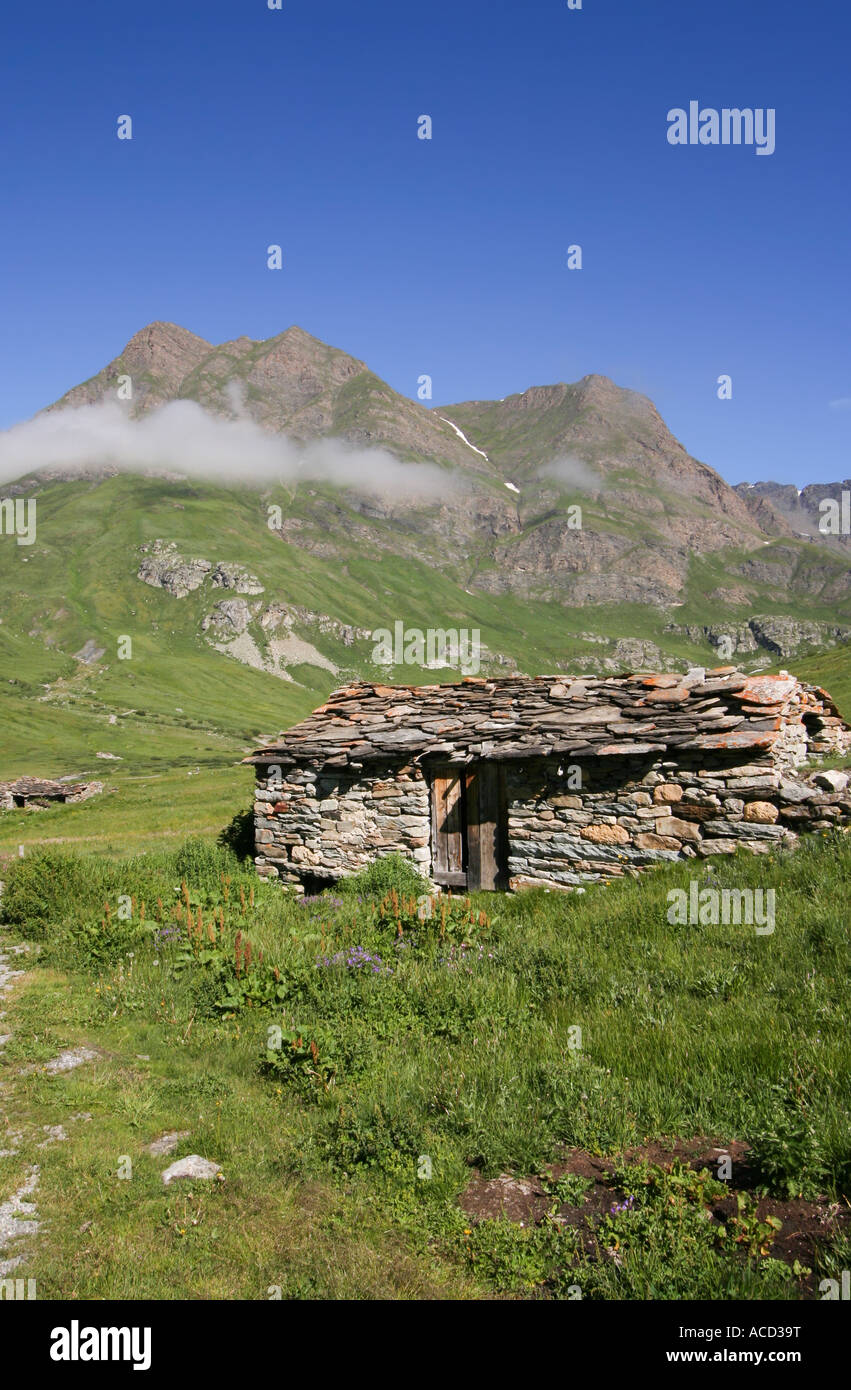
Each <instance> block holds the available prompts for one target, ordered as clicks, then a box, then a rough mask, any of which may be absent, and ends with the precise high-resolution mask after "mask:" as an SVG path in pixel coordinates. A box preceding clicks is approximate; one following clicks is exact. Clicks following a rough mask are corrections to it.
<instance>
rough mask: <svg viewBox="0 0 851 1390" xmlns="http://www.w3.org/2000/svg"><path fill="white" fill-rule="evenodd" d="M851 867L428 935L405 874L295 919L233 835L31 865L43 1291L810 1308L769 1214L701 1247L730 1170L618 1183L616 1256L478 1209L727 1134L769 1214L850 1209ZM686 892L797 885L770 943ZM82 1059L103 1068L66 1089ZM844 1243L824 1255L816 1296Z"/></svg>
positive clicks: (33, 1108)
mask: <svg viewBox="0 0 851 1390" xmlns="http://www.w3.org/2000/svg"><path fill="white" fill-rule="evenodd" d="M849 871H851V843H849V840H848V837H847V836H844V835H842V834H836V835H829V836H825V837H814V838H811V839H809V840H808V841H807V842H805V843H803V844H802V845H801V846H800V847H799V849H798V850H797V851H796V852H794V853H778V854H772V855H766V856H751V855H748V854H746V853H740V854H738V855H737V856H735V857H734V858H731V859H725V860H723V861H720V862H718V861H716V863H715V864H712V865H704V864H703V863H697V864H683V865H674V866H671V867H666V868H664V869H662V870H660V871H658V872H653V873H648V874H646V875H644V876H642V877H641V878H639V879H635V880H634V879H626V880H624V881H621V882H618V883H614V884H611V885H609V886H607V887H604V886H602V885H601V886H599V887H597V888H594V889H592V890H589V891H588V892H587V893H586V894H584V895H563V894H556V893H547V892H546V891H544V890H537V891H533V892H528V893H524V894H521V895H517V896H514V897H510V896H505V895H500V894H481V895H477V896H475V897H474V898H472V899H464V900H451V901H450V900H447V899H445V898H443V899H436V900H434V902H433V906H432V909H431V915H427V914H428V911H429V909H427V908H425V909H424V907H423V890H424V885H423V883H422V882H421V881H419V880H418V879H417V878H416V876H415V875H413V872H412V871H411V870H410V869H409V868H407V867H405V866H404V865H403V864H401V863H400V862H396V861H394V860H387V861H379V864H378V865H377V866H375V867H374V868H373V870H372V871H370V872H368V873H367V874H366V875H364V876H361V877H360V878H359V879H357V880H350V881H348V882H345V883H343V884H340V885H338V886H337V888H336V889H334V890H330V891H329V892H327V893H325V894H322V895H320V896H319V897H316V898H313V899H308V900H305V901H299V900H298V899H297V898H296V897H295V896H294V895H292V894H290V893H287V892H285V891H283V890H282V889H281V888H280V886H279V885H275V884H269V883H265V882H261V881H258V880H257V879H256V877H255V875H254V873H253V870H252V869H251V867H250V865H246V864H244V863H241V862H240V861H239V860H238V859H237V858H236V857H235V855H234V854H233V853H232V851H231V850H230V849H228V848H226V847H223V846H216V845H214V844H213V843H212V842H211V841H210V840H209V839H206V840H205V839H200V838H198V839H194V840H190V841H188V842H187V843H185V844H184V845H183V846H182V847H181V848H180V849H179V850H177V851H174V850H162V849H160V850H149V851H148V852H147V853H139V854H136V855H135V856H133V857H131V858H127V857H124V858H121V857H111V856H108V855H105V854H102V853H101V854H80V853H77V852H74V853H70V852H67V851H66V852H63V851H62V850H61V849H56V848H48V849H46V850H44V851H35V852H33V853H31V854H28V855H26V856H25V858H24V859H23V860H17V861H15V862H14V863H13V864H12V866H11V868H10V870H9V872H8V877H7V887H6V891H5V894H4V897H3V914H4V919H5V922H6V925H7V928H8V930H9V932H10V933H12V935H13V936H15V935H21V936H23V937H25V938H26V939H27V940H28V941H29V942H30V944H31V951H32V955H33V957H34V963H33V967H32V972H31V976H30V978H29V980H28V981H27V982H26V983H25V985H24V986H23V987H20V988H19V989H18V991H17V995H16V998H15V1000H14V1002H13V1004H12V1005H11V1007H10V1024H11V1028H12V1032H13V1035H14V1036H13V1038H12V1040H11V1042H10V1043H9V1044H8V1045H7V1050H6V1056H5V1059H4V1062H3V1064H2V1065H3V1066H4V1075H5V1076H6V1077H8V1079H9V1082H10V1093H11V1100H10V1102H9V1115H8V1119H7V1123H8V1124H10V1125H11V1126H12V1127H13V1128H14V1127H17V1128H18V1129H20V1130H21V1131H22V1132H23V1134H24V1141H23V1144H22V1147H21V1149H20V1151H19V1152H18V1153H17V1154H15V1155H14V1156H12V1157H9V1158H6V1159H2V1160H0V1191H3V1190H5V1191H6V1192H7V1193H8V1191H10V1190H14V1189H15V1184H16V1183H19V1182H20V1179H21V1174H22V1173H23V1171H24V1165H25V1163H26V1162H27V1161H33V1160H35V1161H38V1162H39V1163H40V1164H41V1167H42V1177H41V1186H40V1194H39V1199H38V1200H39V1205H40V1207H41V1209H42V1210H43V1211H44V1212H49V1213H50V1220H49V1223H48V1224H47V1225H46V1226H45V1228H44V1229H43V1231H42V1232H41V1233H40V1234H39V1236H38V1238H37V1240H36V1241H34V1244H33V1254H32V1257H31V1258H30V1259H29V1260H28V1264H27V1269H28V1271H30V1272H33V1273H35V1274H37V1275H38V1277H39V1278H40V1279H41V1281H42V1284H41V1286H40V1287H43V1288H44V1289H45V1292H44V1293H42V1294H41V1296H55V1297H93V1298H100V1297H113V1296H115V1297H157V1298H160V1297H189V1298H193V1297H238V1298H243V1297H248V1298H257V1297H260V1298H262V1297H267V1296H269V1294H268V1292H267V1290H268V1289H269V1288H277V1287H280V1288H282V1289H283V1290H284V1293H283V1296H284V1297H296V1298H300V1297H314V1296H315V1297H358V1298H364V1297H366V1298H370V1297H392V1298H397V1297H402V1298H405V1297H414V1298H423V1297H425V1298H431V1297H444V1296H446V1297H456V1298H457V1297H461V1298H468V1297H481V1296H494V1295H498V1296H512V1297H517V1296H536V1297H540V1296H549V1297H573V1296H575V1294H573V1293H571V1292H570V1291H571V1290H572V1289H573V1290H575V1289H576V1288H577V1287H580V1288H581V1289H582V1291H583V1296H586V1297H600V1298H647V1297H654V1298H692V1297H710V1298H733V1297H745V1298H778V1297H779V1298H794V1297H798V1296H800V1295H801V1292H802V1283H801V1281H802V1278H803V1274H802V1273H801V1272H800V1271H794V1270H792V1269H791V1268H790V1267H789V1266H788V1265H787V1264H784V1263H783V1262H782V1261H781V1260H779V1259H776V1258H774V1257H773V1255H772V1253H771V1243H772V1240H773V1238H774V1236H773V1232H772V1231H771V1230H770V1229H769V1228H768V1227H766V1226H765V1225H764V1223H763V1224H761V1223H760V1220H759V1218H758V1217H757V1214H756V1208H755V1207H753V1206H750V1207H749V1206H746V1207H745V1209H744V1210H743V1212H740V1214H739V1217H738V1218H736V1220H735V1221H734V1222H733V1223H732V1224H731V1225H728V1227H727V1228H723V1229H725V1230H726V1232H727V1233H726V1234H725V1235H722V1234H721V1229H722V1228H720V1227H719V1225H718V1223H717V1221H716V1222H712V1221H710V1220H709V1213H710V1209H711V1207H712V1203H713V1202H715V1203H716V1204H717V1202H718V1200H719V1193H720V1192H722V1191H725V1190H726V1189H723V1188H722V1186H721V1184H719V1183H717V1182H716V1181H715V1179H714V1177H711V1175H708V1174H707V1175H705V1176H704V1178H702V1179H698V1178H697V1176H696V1175H695V1174H688V1173H683V1172H678V1171H676V1170H675V1169H670V1168H666V1169H664V1170H657V1169H654V1168H653V1167H652V1166H651V1167H650V1168H649V1169H648V1168H647V1166H646V1165H644V1166H642V1165H641V1164H635V1163H633V1164H624V1163H623V1162H622V1160H620V1161H621V1167H620V1168H619V1169H618V1175H617V1178H616V1179H615V1180H614V1186H613V1198H612V1200H613V1203H614V1202H615V1196H617V1198H618V1199H619V1202H620V1199H623V1203H624V1210H623V1211H616V1212H614V1213H610V1214H608V1215H605V1216H604V1218H603V1219H602V1220H601V1221H600V1222H599V1223H598V1225H597V1228H596V1235H595V1237H594V1241H596V1245H594V1241H592V1243H591V1247H590V1248H589V1246H588V1243H587V1242H585V1243H583V1241H582V1240H580V1239H579V1237H578V1235H577V1231H576V1228H575V1227H574V1226H572V1225H569V1224H565V1223H564V1222H559V1221H558V1220H556V1219H550V1218H547V1219H546V1220H544V1221H542V1222H540V1223H538V1224H536V1225H532V1226H529V1227H526V1228H521V1227H519V1226H517V1225H516V1224H513V1223H509V1222H505V1221H498V1222H494V1221H485V1220H483V1221H477V1220H471V1219H470V1218H469V1217H468V1216H467V1215H466V1214H465V1213H464V1211H462V1210H461V1209H460V1208H459V1206H458V1197H459V1195H460V1194H461V1193H462V1192H463V1191H464V1190H465V1188H466V1187H467V1185H468V1183H469V1181H470V1178H471V1176H472V1175H473V1174H474V1173H480V1174H481V1175H483V1177H484V1178H489V1177H494V1176H496V1175H498V1174H500V1173H506V1172H507V1173H515V1174H518V1175H521V1176H522V1175H529V1174H541V1173H545V1172H546V1171H548V1168H549V1165H552V1164H553V1163H554V1162H558V1160H559V1157H560V1156H563V1154H564V1153H565V1152H566V1151H567V1150H569V1149H571V1148H576V1149H581V1150H583V1151H585V1152H588V1153H591V1154H602V1155H611V1156H617V1155H623V1152H624V1150H626V1149H629V1148H632V1147H634V1146H641V1145H644V1144H646V1143H648V1142H650V1141H658V1142H660V1143H671V1144H673V1143H674V1142H675V1141H676V1140H677V1139H691V1138H693V1137H696V1136H705V1137H707V1138H708V1139H711V1140H712V1141H713V1142H717V1144H718V1145H719V1146H720V1147H723V1146H727V1145H730V1144H731V1143H733V1141H736V1140H738V1141H742V1142H744V1143H746V1144H749V1145H750V1146H751V1154H750V1162H751V1164H752V1167H753V1170H754V1172H755V1173H756V1174H757V1177H758V1178H759V1181H760V1184H761V1186H762V1188H763V1189H764V1190H765V1191H767V1192H769V1193H772V1194H773V1195H774V1196H775V1197H776V1198H778V1199H781V1198H787V1199H788V1198H792V1197H796V1198H801V1199H802V1200H804V1199H811V1200H812V1199H817V1198H821V1199H822V1200H830V1201H833V1202H834V1203H836V1204H837V1206H838V1207H842V1206H845V1207H847V1203H848V1197H849V1193H851V1118H850V1117H849V1088H848V1076H849V1062H851V1042H849V1040H848V1036H847V1030H846V1027H845V1007H846V1000H847V993H848V979H849V965H850V964H851V960H849V941H848V928H847V884H848V880H849ZM692 876H695V877H699V879H700V884H701V887H703V886H705V885H707V884H712V885H715V886H716V887H718V888H722V887H724V886H729V887H735V888H743V887H748V886H750V887H753V888H762V889H763V890H767V889H770V888H773V889H774V890H775V893H776V926H775V930H774V932H773V933H772V934H770V935H762V936H761V935H757V934H756V933H755V931H754V928H753V927H752V926H751V927H746V926H709V925H700V924H698V925H693V926H676V925H673V924H672V923H671V922H670V921H669V920H668V906H669V900H668V894H669V892H670V891H671V890H672V889H674V888H683V887H688V884H689V880H690V878H691V877H692ZM425 901H426V902H428V899H425ZM143 903H144V918H143V915H142V913H143V906H142V905H143ZM424 911H425V913H426V915H423V913H424ZM81 1042H84V1043H86V1045H88V1046H90V1047H94V1048H96V1049H97V1051H98V1060H97V1061H96V1062H94V1063H90V1064H88V1065H86V1066H83V1067H80V1068H79V1069H78V1070H76V1071H74V1072H71V1073H68V1074H67V1075H62V1076H50V1075H49V1074H47V1073H45V1072H44V1071H43V1066H44V1063H45V1061H46V1060H47V1059H48V1058H49V1057H51V1056H55V1055H56V1054H57V1053H58V1052H59V1051H60V1050H61V1049H62V1048H63V1047H66V1046H70V1045H73V1044H75V1043H81ZM22 1066H23V1067H27V1066H31V1067H33V1068H34V1070H31V1071H24V1072H23V1073H22V1072H21V1071H20V1070H19V1068H21V1067H22ZM80 1114H90V1115H91V1116H92V1119H91V1120H81V1119H77V1120H71V1119H70V1117H71V1116H73V1115H80ZM60 1123H61V1124H64V1125H65V1127H66V1129H67V1131H68V1133H69V1139H68V1142H67V1143H54V1144H50V1145H49V1146H48V1147H47V1148H45V1149H44V1150H38V1149H37V1148H36V1144H37V1142H39V1141H40V1140H41V1139H42V1136H43V1132H44V1131H43V1126H45V1125H53V1124H60ZM172 1129H173V1130H178V1131H183V1130H185V1131H188V1133H187V1136H186V1138H185V1139H182V1140H181V1141H180V1144H179V1147H178V1148H177V1150H176V1156H181V1155H183V1154H186V1153H190V1152H195V1153H201V1154H202V1155H205V1156H207V1157H210V1158H213V1159H214V1160H216V1161H217V1162H219V1163H220V1164H222V1167H223V1170H224V1174H225V1181H224V1182H223V1183H216V1184H213V1185H212V1186H210V1185H209V1184H201V1183H194V1184H192V1185H191V1186H190V1187H189V1188H183V1189H181V1190H179V1191H176V1190H175V1189H172V1188H168V1189H167V1188H165V1187H164V1186H163V1185H162V1182H161V1180H160V1177H159V1171H160V1170H161V1169H162V1168H163V1167H164V1166H165V1164H166V1163H167V1162H169V1161H171V1160H170V1159H161V1160H157V1161H155V1160H154V1159H153V1158H152V1157H151V1156H150V1155H149V1154H147V1152H146V1145H147V1144H148V1143H149V1142H150V1141H151V1140H152V1139H154V1138H156V1137H157V1136H158V1135H159V1134H161V1133H162V1132H163V1131H164V1130H172ZM127 1158H129V1159H130V1160H131V1161H132V1174H133V1175H132V1179H129V1180H122V1178H121V1177H119V1176H118V1173H119V1168H120V1165H121V1162H122V1160H123V1159H125V1160H126V1159H127ZM713 1183H714V1186H713V1185H712V1184H713ZM630 1196H631V1197H632V1202H631V1203H630V1202H629V1198H630ZM736 1221H738V1225H737V1224H736ZM731 1231H732V1232H737V1234H736V1235H735V1237H734V1235H732V1234H730V1232H731ZM840 1240H841V1237H840V1236H839V1234H838V1233H837V1232H836V1231H835V1230H833V1228H831V1227H829V1226H827V1227H826V1228H825V1238H824V1242H823V1247H824V1248H823V1250H822V1251H821V1253H820V1255H819V1259H821V1260H822V1261H823V1266H821V1267H823V1268H824V1269H829V1268H830V1267H831V1261H833V1263H834V1264H835V1263H836V1261H837V1260H838V1259H841V1258H844V1255H843V1254H842V1253H841V1252H840V1253H839V1254H837V1250H839V1245H838V1244H837V1242H838V1241H840ZM725 1241H726V1244H725ZM817 1272H818V1271H817ZM48 1291H49V1292H48Z"/></svg>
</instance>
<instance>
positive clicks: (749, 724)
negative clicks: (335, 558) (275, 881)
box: [245, 666, 842, 767]
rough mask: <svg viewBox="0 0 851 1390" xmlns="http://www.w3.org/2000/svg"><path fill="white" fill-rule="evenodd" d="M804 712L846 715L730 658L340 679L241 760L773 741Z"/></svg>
mask: <svg viewBox="0 0 851 1390" xmlns="http://www.w3.org/2000/svg"><path fill="white" fill-rule="evenodd" d="M804 715H807V716H810V715H812V716H815V717H822V718H827V719H828V720H829V721H830V722H831V723H835V724H839V723H841V722H842V721H841V720H840V719H839V718H838V712H837V710H836V707H835V706H834V704H833V702H832V701H831V699H830V696H829V695H828V694H827V693H826V692H825V691H824V690H821V689H820V688H818V687H816V686H808V685H803V684H801V683H800V682H799V681H797V680H796V679H795V678H794V677H793V676H789V675H788V674H787V673H786V672H785V671H784V672H781V674H780V675H779V676H770V675H750V676H748V675H744V674H742V673H741V672H739V671H737V670H736V669H735V668H733V667H730V666H723V667H717V668H716V669H714V670H710V671H705V670H703V669H702V668H699V669H695V670H691V671H689V672H688V673H687V674H686V675H684V676H678V675H667V674H666V675H654V674H650V673H647V672H643V673H637V674H626V675H621V676H610V677H607V678H596V677H586V676H582V677H572V676H538V677H535V678H531V677H524V676H510V677H504V678H497V679H493V680H487V679H483V678H481V677H469V676H468V677H466V678H465V679H464V680H462V681H458V682H456V683H453V684H450V685H421V686H388V685H373V684H369V683H363V684H356V685H350V686H345V687H344V688H343V689H341V690H335V691H334V693H333V694H332V695H331V696H329V699H328V702H327V704H324V705H321V706H320V708H319V709H317V710H315V711H314V712H313V714H311V715H310V716H309V717H308V718H307V719H305V720H303V721H302V722H301V723H300V724H296V725H295V726H294V727H293V728H292V729H289V730H288V731H287V732H286V734H283V735H281V741H280V742H279V743H277V744H273V745H271V746H270V747H268V748H260V749H258V750H257V751H256V752H254V753H252V754H251V756H250V757H249V758H246V759H245V761H246V762H249V763H254V764H256V765H261V766H262V765H263V764H272V763H279V764H281V765H282V766H293V765H295V764H297V763H309V764H311V765H314V766H326V767H345V766H346V765H352V766H353V767H358V766H360V765H362V764H363V763H364V762H367V761H372V760H375V759H383V758H387V757H393V756H395V755H399V756H403V757H405V758H407V759H410V760H411V761H419V760H420V759H422V758H424V757H431V756H434V757H440V758H442V759H444V760H446V761H452V760H453V759H457V760H464V759H467V758H470V757H480V758H492V759H495V760H502V759H513V758H528V757H535V756H538V755H541V754H549V753H552V754H562V753H570V754H573V755H576V756H578V757H583V756H596V757H608V756H618V755H621V756H623V755H627V754H639V753H662V752H668V751H671V750H675V749H677V750H678V749H731V750H736V749H741V750H752V751H753V752H754V754H755V755H756V756H759V755H760V754H763V753H765V752H766V751H767V750H769V749H771V747H772V745H773V744H774V742H775V740H776V738H777V737H778V734H779V733H780V731H781V729H782V728H783V726H784V725H785V724H788V723H798V722H800V720H801V719H802V717H803V716H804Z"/></svg>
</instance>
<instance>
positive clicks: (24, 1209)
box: [0, 885, 40, 1279]
mask: <svg viewBox="0 0 851 1390" xmlns="http://www.w3.org/2000/svg"><path fill="white" fill-rule="evenodd" d="M0 891H2V885H0ZM2 940H3V938H2V936H0V1059H2V1056H3V1052H4V1050H5V1046H6V1044H7V1043H8V1042H9V1041H10V1040H11V1036H12V1035H11V1033H10V1032H9V1031H8V1029H7V1028H6V1026H5V1021H6V1018H7V1011H6V1008H5V1002H6V1000H7V999H8V997H9V995H10V993H11V991H12V987H13V985H14V984H15V981H16V980H20V979H23V977H24V974H25V972H24V971H23V970H20V969H18V968H17V960H16V958H17V957H19V956H22V955H24V954H25V953H26V947H25V946H6V947H5V949H4V948H3V945H2ZM7 1090H8V1084H7V1083H5V1082H4V1081H3V1080H2V1074H0V1156H2V1157H4V1158H10V1157H12V1156H13V1155H14V1154H16V1153H17V1152H18V1148H19V1146H20V1143H21V1138H22V1136H21V1134H20V1133H19V1132H18V1131H17V1130H13V1129H12V1127H11V1126H10V1124H9V1122H8V1118H7V1116H6V1092H7ZM39 1173H40V1169H39V1166H38V1164H37V1163H33V1164H30V1165H29V1166H28V1168H27V1174H26V1178H25V1180H24V1182H23V1183H22V1184H21V1186H20V1187H19V1188H18V1190H17V1191H16V1192H13V1193H12V1195H11V1197H9V1198H8V1199H7V1200H6V1201H5V1202H0V1279H5V1278H6V1277H7V1276H8V1275H9V1274H11V1272H12V1270H13V1269H17V1268H18V1266H19V1265H20V1264H21V1263H22V1262H23V1260H24V1259H25V1253H24V1252H23V1251H22V1250H20V1249H19V1248H18V1246H19V1241H20V1239H21V1237H23V1236H31V1235H33V1234H35V1232H36V1231H37V1230H38V1221H37V1220H36V1217H37V1214H38V1213H37V1210H36V1206H35V1203H34V1202H31V1201H30V1200H29V1198H30V1197H32V1195H33V1193H34V1192H35V1190H36V1188H37V1187H38V1179H39ZM12 1249H14V1250H15V1251H16V1253H14V1254H13V1253H11V1250H12Z"/></svg>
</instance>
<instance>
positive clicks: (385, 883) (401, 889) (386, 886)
mask: <svg viewBox="0 0 851 1390" xmlns="http://www.w3.org/2000/svg"><path fill="white" fill-rule="evenodd" d="M394 889H395V890H396V892H397V893H400V894H402V893H404V894H411V893H413V894H415V895H419V894H423V893H427V892H428V891H429V882H428V879H425V878H423V876H422V874H420V873H418V872H417V869H416V867H415V865H414V864H412V863H411V861H410V859H405V858H404V856H403V855H401V854H387V855H384V856H383V857H382V858H381V859H376V860H375V861H374V863H372V864H370V865H369V866H368V868H366V869H361V871H360V873H359V874H353V875H352V876H351V878H343V879H340V881H339V883H338V884H337V885H336V887H335V890H334V891H335V892H336V893H346V894H349V893H353V894H357V895H358V896H360V897H364V898H383V897H385V896H386V894H388V893H392V892H393V890H394Z"/></svg>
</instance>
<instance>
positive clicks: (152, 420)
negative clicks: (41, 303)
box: [0, 391, 461, 500]
mask: <svg viewBox="0 0 851 1390" xmlns="http://www.w3.org/2000/svg"><path fill="white" fill-rule="evenodd" d="M229 402H230V404H231V406H232V408H233V409H234V411H235V413H236V414H237V415H238V416H239V417H240V418H237V419H234V420H225V419H222V418H220V417H218V416H215V415H211V414H209V413H208V412H207V411H206V410H204V409H203V408H202V407H201V406H200V405H197V404H196V403H195V402H194V401H171V402H169V403H168V404H167V405H164V406H161V407H160V408H159V409H157V410H153V411H151V412H150V414H148V415H144V416H142V417H140V418H131V417H130V416H129V415H128V414H127V411H126V409H125V408H124V407H122V405H121V404H120V403H119V402H117V401H104V402H99V403H98V404H94V405H84V406H80V407H79V408H77V409H70V408H66V409H60V410H51V411H46V412H44V413H43V414H41V415H36V416H35V417H34V418H33V419H32V420H27V421H24V422H22V423H21V424H18V425H13V426H12V428H11V429H8V430H4V431H3V432H2V433H0V483H3V482H9V481H11V480H12V479H16V478H20V477H23V476H24V475H26V474H28V473H33V472H39V471H42V470H45V469H49V470H56V469H61V470H63V471H64V470H68V471H71V472H73V471H74V470H76V469H78V468H79V469H81V470H83V469H85V468H92V467H104V466H106V467H113V468H118V469H122V470H125V471H128V472H137V473H145V472H161V471H163V470H165V471H169V472H172V473H179V474H183V475H186V476H189V477H199V478H207V479H214V480H218V481H221V482H225V483H234V482H241V483H246V484H248V485H251V484H258V485H261V484H265V483H269V482H278V483H283V484H289V485H294V484H296V483H298V482H308V481H313V482H330V483H334V484H337V485H338V486H350V487H353V488H356V489H357V490H358V492H368V493H376V494H379V495H382V496H386V495H389V496H391V497H408V498H416V499H420V498H425V499H427V500H434V499H437V498H439V497H442V496H445V494H446V492H447V491H448V490H451V489H455V488H457V487H460V486H461V482H460V480H459V479H458V477H457V475H455V474H453V472H452V471H451V470H449V469H443V468H440V467H439V466H438V465H437V464H426V463H401V462H400V461H399V459H397V458H395V457H394V456H393V455H392V454H391V453H389V452H388V451H387V450H386V449H364V448H357V447H355V446H353V445H350V444H347V443H345V442H344V441H343V440H336V439H321V440H316V441H314V442H312V443H309V444H305V445H301V444H296V443H294V442H293V441H292V440H290V439H287V438H286V436H284V435H280V434H272V433H270V432H269V431H268V430H264V429H262V428H261V426H260V425H258V424H256V423H255V422H254V421H253V420H250V419H248V418H246V417H245V416H244V414H243V413H242V401H241V398H240V396H239V393H238V392H237V391H234V392H233V393H232V394H231V395H230V396H229Z"/></svg>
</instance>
